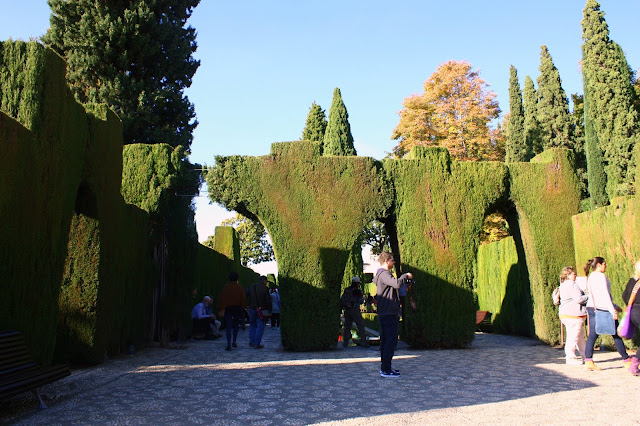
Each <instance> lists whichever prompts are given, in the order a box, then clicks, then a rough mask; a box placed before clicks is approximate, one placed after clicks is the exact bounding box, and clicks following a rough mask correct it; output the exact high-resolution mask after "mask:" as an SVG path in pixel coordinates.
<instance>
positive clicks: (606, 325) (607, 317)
mask: <svg viewBox="0 0 640 426" xmlns="http://www.w3.org/2000/svg"><path fill="white" fill-rule="evenodd" d="M590 290H591V296H592V297H593V307H594V309H595V311H596V334H597V335H608V336H614V335H615V334H616V322H615V320H614V319H613V315H611V312H609V311H603V310H601V309H598V304H597V303H596V298H595V297H594V292H593V288H591V289H590Z"/></svg>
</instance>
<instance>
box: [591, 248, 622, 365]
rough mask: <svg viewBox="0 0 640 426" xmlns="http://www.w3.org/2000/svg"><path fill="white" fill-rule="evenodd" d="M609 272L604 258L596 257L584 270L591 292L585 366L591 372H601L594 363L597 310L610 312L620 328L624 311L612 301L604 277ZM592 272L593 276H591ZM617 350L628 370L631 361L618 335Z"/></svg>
mask: <svg viewBox="0 0 640 426" xmlns="http://www.w3.org/2000/svg"><path fill="white" fill-rule="evenodd" d="M606 270H607V262H606V261H605V260H604V259H603V258H602V257H594V258H593V259H589V261H588V262H587V265H586V266H585V268H584V272H585V274H586V275H588V276H589V278H588V280H587V291H588V292H589V300H588V301H587V314H588V315H589V338H588V339H587V348H586V351H585V355H586V358H585V365H586V367H587V369H589V370H601V368H600V367H598V366H597V365H595V364H594V362H593V345H594V344H595V342H596V339H597V338H598V335H597V334H596V309H599V310H601V311H609V312H610V313H611V315H612V316H613V319H614V320H615V322H616V328H617V327H618V312H620V311H622V309H620V307H618V306H617V305H616V304H614V303H613V300H612V299H611V283H610V282H609V279H608V278H607V277H606V276H605V275H604V273H605V271H606ZM589 271H591V274H589ZM613 341H614V343H615V344H616V349H617V350H618V353H619V354H620V356H621V357H622V361H623V363H624V366H625V367H626V368H629V366H630V365H631V359H630V358H629V355H628V354H627V350H626V348H625V347H624V342H623V341H622V339H621V338H620V336H618V333H616V334H615V335H614V336H613Z"/></svg>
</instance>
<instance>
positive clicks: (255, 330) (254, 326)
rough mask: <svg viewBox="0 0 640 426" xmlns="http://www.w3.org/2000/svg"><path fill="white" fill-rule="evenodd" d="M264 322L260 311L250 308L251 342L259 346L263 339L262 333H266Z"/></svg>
mask: <svg viewBox="0 0 640 426" xmlns="http://www.w3.org/2000/svg"><path fill="white" fill-rule="evenodd" d="M264 323H265V320H262V319H260V318H259V317H258V311H257V310H256V309H255V308H249V343H253V344H254V345H255V346H259V345H260V342H261V341H262V333H264Z"/></svg>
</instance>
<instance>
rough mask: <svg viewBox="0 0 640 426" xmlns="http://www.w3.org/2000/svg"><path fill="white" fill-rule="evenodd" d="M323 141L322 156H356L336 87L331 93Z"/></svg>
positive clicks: (349, 128) (347, 115) (347, 117)
mask: <svg viewBox="0 0 640 426" xmlns="http://www.w3.org/2000/svg"><path fill="white" fill-rule="evenodd" d="M323 141H324V142H323V155H357V154H356V149H355V147H354V146H353V136H352V135H351V125H350V124H349V113H348V112H347V107H346V106H345V105H344V102H343V101H342V94H341V93H340V89H339V88H337V87H336V88H335V90H334V91H333V101H332V102H331V109H330V110H329V123H328V124H327V129H326V131H325V134H324V139H323Z"/></svg>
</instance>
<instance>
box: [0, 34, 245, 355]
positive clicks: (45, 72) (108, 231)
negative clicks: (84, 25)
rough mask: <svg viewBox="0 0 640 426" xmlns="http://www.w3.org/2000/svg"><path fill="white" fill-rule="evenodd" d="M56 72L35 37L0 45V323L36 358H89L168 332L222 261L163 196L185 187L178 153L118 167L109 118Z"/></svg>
mask: <svg viewBox="0 0 640 426" xmlns="http://www.w3.org/2000/svg"><path fill="white" fill-rule="evenodd" d="M64 71H65V64H64V61H63V60H62V58H60V57H59V56H58V55H56V54H55V53H53V52H52V51H51V50H49V49H47V48H45V47H43V46H42V45H40V44H38V43H36V42H29V43H24V42H3V43H0V111H1V112H0V180H1V181H2V183H3V184H2V186H1V187H0V217H2V221H3V226H2V227H0V259H2V261H1V262H0V329H18V330H20V331H21V332H22V333H23V334H24V336H25V340H26V342H27V345H28V347H29V351H30V353H31V355H32V356H33V357H34V359H36V360H37V361H39V362H41V363H43V364H45V365H47V364H50V363H51V362H52V360H54V359H57V360H61V361H74V362H81V363H87V362H88V363H96V362H101V361H102V360H103V359H104V356H105V354H106V353H117V352H120V351H122V350H123V349H125V348H126V347H127V346H129V345H140V344H143V343H144V342H145V341H147V342H148V341H149V339H151V338H153V336H154V329H156V327H157V325H161V326H163V327H164V329H163V333H164V334H166V335H169V334H173V335H175V334H176V333H177V334H178V337H180V333H182V332H183V331H184V329H185V327H186V326H187V325H188V326H189V327H190V316H189V312H190V309H191V306H192V305H191V297H190V293H189V292H191V291H192V289H193V286H194V283H195V285H202V284H201V283H204V282H207V281H209V282H214V280H217V277H219V276H220V275H221V274H222V275H223V278H222V280H221V283H220V285H219V286H222V285H223V284H224V282H226V279H227V278H226V276H227V275H228V272H229V271H230V270H231V269H235V268H236V265H235V263H234V262H232V261H230V260H229V259H227V258H226V257H224V256H222V255H220V254H217V253H215V252H213V251H211V250H208V249H204V248H203V247H202V246H200V245H199V244H198V243H197V235H196V232H195V226H194V221H193V209H192V208H191V199H190V198H187V197H173V196H169V194H174V193H180V194H184V193H194V192H193V191H195V190H197V188H198V186H199V183H200V175H199V173H192V172H193V171H194V170H193V169H194V168H195V167H194V166H192V165H190V164H189V163H188V161H186V159H185V155H184V152H183V151H181V150H173V149H171V148H170V147H168V146H162V145H145V146H133V145H129V146H127V147H126V148H125V150H124V151H125V170H124V173H123V148H122V126H121V123H120V121H119V119H118V118H117V117H116V115H115V114H114V113H113V112H111V111H110V110H108V109H107V108H106V107H104V106H96V105H86V106H84V107H83V106H81V105H80V104H78V103H77V102H76V101H75V100H74V98H73V96H72V95H71V93H70V91H69V89H68V87H67V84H66V81H65V74H64ZM148 160H150V162H149V163H148V162H147V161H148ZM121 182H124V188H123V191H122V192H123V193H124V194H125V196H126V197H127V199H128V200H129V201H130V202H132V203H135V204H137V205H139V206H140V207H141V208H138V207H136V206H134V205H130V204H126V203H125V200H124V199H123V196H122V195H121ZM183 191H184V192H183ZM142 208H143V209H145V210H146V211H145V210H143V209H142ZM147 212H148V213H147ZM169 213H170V214H169ZM165 236H166V238H165ZM163 239H164V240H163ZM163 241H164V242H163ZM154 249H155V250H154ZM165 254H168V259H169V260H168V262H167V265H166V271H165V276H164V278H163V280H164V281H163V280H161V276H160V274H159V272H158V270H157V268H156V267H155V266H154V262H153V260H154V256H156V258H159V257H162V256H164V255H165ZM212 267H213V268H212ZM211 268H212V269H211ZM239 271H240V273H241V276H242V277H243V278H242V279H243V280H244V282H247V283H248V282H250V281H251V282H253V281H255V279H256V277H257V275H256V274H255V273H254V272H253V271H250V270H248V269H246V268H239ZM160 282H164V283H165V284H162V285H164V287H162V291H164V294H162V292H160V294H159V296H160V299H161V300H160V303H156V300H155V299H154V297H155V296H154V292H155V291H157V290H158V288H159V284H158V283H160ZM215 285H216V286H217V285H218V283H217V281H215ZM215 289H216V287H211V291H212V292H213V291H214V290H215ZM162 298H164V299H162ZM153 318H154V319H155V321H152V319H153Z"/></svg>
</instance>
